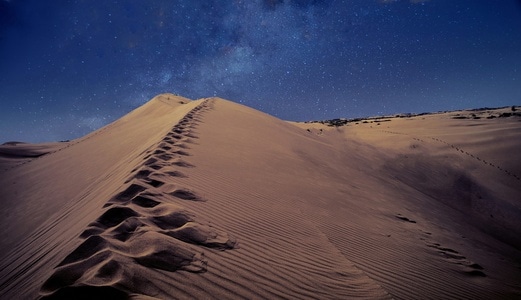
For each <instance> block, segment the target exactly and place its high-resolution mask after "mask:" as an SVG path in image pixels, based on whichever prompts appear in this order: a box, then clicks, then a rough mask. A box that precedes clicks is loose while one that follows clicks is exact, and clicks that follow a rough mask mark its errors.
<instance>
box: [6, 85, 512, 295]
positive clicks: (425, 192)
mask: <svg viewBox="0 0 521 300" xmlns="http://www.w3.org/2000/svg"><path fill="white" fill-rule="evenodd" d="M519 149H521V114H519V113H517V112H516V111H512V110H511V108H501V109H482V110H468V111H459V112H444V113H435V114H421V115H398V116H392V117H375V118H368V119H358V120H351V121H346V120H342V119H337V120H331V121H325V122H310V123H294V122H286V121H282V120H279V119H277V118H275V117H272V116H269V115H266V114H264V113H262V112H259V111H256V110H254V109H251V108H248V107H245V106H242V105H239V104H236V103H233V102H230V101H227V100H223V99H219V98H208V99H201V100H196V101H192V100H189V99H186V98H182V97H178V96H174V95H171V94H162V95H158V96H157V97H155V98H154V99H152V100H151V101H149V102H148V103H146V104H145V105H143V106H142V107H139V108H138V109H136V110H134V111H133V112H131V113H129V114H128V115H126V116H124V117H123V118H121V119H119V120H117V121H116V122H114V123H112V124H109V125H107V126H105V127H103V128H101V129H100V130H97V131H95V132H92V133H91V134H89V135H87V136H85V137H83V138H80V139H77V140H72V141H67V142H60V143H51V144H39V145H34V144H24V143H20V142H10V143H5V144H3V145H0V200H1V202H2V203H1V204H2V205H1V206H0V214H1V218H0V220H1V226H0V237H1V238H0V249H2V258H1V261H0V298H1V299H35V298H40V299H130V298H131V299H235V298H243V299H276V298H285V299H351V298H365V299H390V298H397V299H516V298H517V299H521V280H520V279H521V152H520V151H519Z"/></svg>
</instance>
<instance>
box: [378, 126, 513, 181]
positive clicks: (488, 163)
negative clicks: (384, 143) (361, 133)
mask: <svg viewBox="0 0 521 300" xmlns="http://www.w3.org/2000/svg"><path fill="white" fill-rule="evenodd" d="M380 131H382V132H385V133H390V134H399V135H407V136H408V135H409V134H406V133H401V132H395V131H388V130H380ZM412 139H413V140H415V141H418V142H422V143H425V142H426V141H425V140H424V139H421V138H416V137H413V138H412ZM429 139H431V140H433V141H436V142H439V143H443V144H445V145H447V146H450V147H451V148H452V149H454V150H456V151H458V152H461V153H463V154H465V155H467V156H469V157H471V158H473V159H476V160H478V161H480V162H482V163H483V164H485V165H489V166H491V167H493V168H497V169H498V170H500V171H502V172H505V174H507V175H508V176H511V177H514V178H515V179H517V180H519V181H521V177H520V176H519V175H517V174H514V173H512V172H510V171H509V170H505V169H503V168H502V167H500V166H497V165H495V164H493V163H491V162H489V161H486V160H484V159H481V158H480V157H478V156H475V155H473V154H472V153H469V152H467V151H465V150H463V149H461V148H459V147H457V146H455V145H453V144H451V143H448V142H446V141H444V140H441V139H438V138H435V137H429Z"/></svg>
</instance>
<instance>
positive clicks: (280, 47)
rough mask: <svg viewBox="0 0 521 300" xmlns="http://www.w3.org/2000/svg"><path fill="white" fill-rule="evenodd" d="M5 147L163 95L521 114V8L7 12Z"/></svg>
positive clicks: (104, 119)
mask: <svg viewBox="0 0 521 300" xmlns="http://www.w3.org/2000/svg"><path fill="white" fill-rule="evenodd" d="M0 72H1V76H0V143H1V142H6V141H11V140H21V141H29V142H42V141H56V140H65V139H73V138H77V137H80V136H82V135H84V134H86V133H88V132H90V131H92V130H95V129H97V128H100V127H101V126H103V125H105V124H108V123H110V122H112V121H114V120H116V119H117V118H119V117H121V116H122V115H124V114H126V113H128V112H129V111H130V110H132V109H133V108H135V107H137V106H139V105H141V104H143V103H145V102H146V101H147V100H149V99H150V98H152V97H153V96H155V95H156V94H159V93H163V92H171V93H175V94H179V95H182V96H185V97H188V98H191V99H197V98H201V97H208V96H219V97H222V98H226V99H230V100H233V101H236V102H240V103H243V104H245V105H248V106H251V107H254V108H256V109H259V110H262V111H264V112H267V113H269V114H272V115H275V116H277V117H279V118H282V119H286V120H298V121H302V120H318V119H331V118H337V117H362V116H372V115H379V114H395V113H400V112H425V111H440V110H453V109H462V108H474V107H484V106H507V105H513V104H521V2H520V1H517V0H503V1H496V2H494V3H492V2H491V1H489V0H458V1H453V0H346V1H340V0H324V1H319V0H263V1H253V0H251V1H246V0H243V1H241V0H234V1H232V0H230V1H193V0H184V1H166V0H165V1H81V0H76V1H72V0H70V1H65V0H62V1H40V0H10V1H7V0H0Z"/></svg>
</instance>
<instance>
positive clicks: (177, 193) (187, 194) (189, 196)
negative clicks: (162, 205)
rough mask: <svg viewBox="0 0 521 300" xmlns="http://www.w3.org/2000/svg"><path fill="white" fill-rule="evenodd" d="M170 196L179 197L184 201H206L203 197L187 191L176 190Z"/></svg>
mask: <svg viewBox="0 0 521 300" xmlns="http://www.w3.org/2000/svg"><path fill="white" fill-rule="evenodd" d="M169 194H170V195H172V196H174V197H177V198H179V199H183V200H190V201H205V200H204V199H202V198H201V197H199V196H197V195H196V194H195V193H194V192H192V191H189V190H186V189H179V190H175V191H173V192H171V193H169Z"/></svg>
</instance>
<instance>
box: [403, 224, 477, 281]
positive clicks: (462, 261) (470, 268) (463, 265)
mask: <svg viewBox="0 0 521 300" xmlns="http://www.w3.org/2000/svg"><path fill="white" fill-rule="evenodd" d="M395 218H396V219H398V220H400V221H402V222H407V223H411V224H416V223H417V222H416V221H415V220H413V219H410V218H408V217H406V216H403V215H402V214H396V215H395ZM413 226H414V225H413ZM420 231H421V232H422V235H423V236H422V237H421V238H420V240H422V241H423V242H424V243H425V245H426V246H427V247H429V248H432V249H433V250H434V251H435V252H436V253H437V254H438V255H439V256H441V257H443V258H444V259H446V260H447V261H449V262H451V263H453V264H455V265H456V266H458V268H457V271H458V272H461V273H463V274H465V275H467V276H470V277H487V275H486V274H485V272H484V269H483V267H482V266H481V265H479V264H477V263H475V262H472V261H470V260H468V259H467V258H466V257H465V256H463V255H461V254H460V253H459V252H458V251H456V250H454V249H451V248H447V247H443V246H442V245H441V244H439V243H436V242H433V241H432V233H430V232H427V231H423V230H420Z"/></svg>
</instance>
